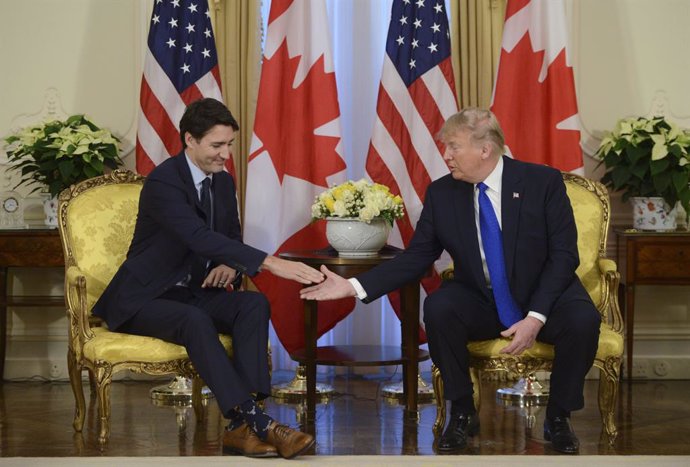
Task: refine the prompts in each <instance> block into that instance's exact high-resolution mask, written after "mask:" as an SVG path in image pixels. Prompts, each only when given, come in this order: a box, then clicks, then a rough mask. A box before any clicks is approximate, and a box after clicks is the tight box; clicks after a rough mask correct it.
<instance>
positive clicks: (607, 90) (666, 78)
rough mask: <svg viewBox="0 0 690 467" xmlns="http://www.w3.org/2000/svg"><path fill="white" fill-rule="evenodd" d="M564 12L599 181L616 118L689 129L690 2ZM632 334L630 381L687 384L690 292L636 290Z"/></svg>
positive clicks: (619, 2)
mask: <svg viewBox="0 0 690 467" xmlns="http://www.w3.org/2000/svg"><path fill="white" fill-rule="evenodd" d="M569 8H570V12H571V19H572V21H571V25H572V36H571V37H572V48H571V50H572V63H573V65H574V67H575V82H576V86H577V95H578V105H579V111H580V119H581V124H582V143H583V149H584V151H585V154H587V155H586V156H585V168H586V173H587V175H588V176H591V177H592V178H597V179H598V178H600V177H601V174H602V173H603V171H602V170H601V168H599V169H598V170H595V168H596V166H597V161H595V160H594V159H592V157H591V155H592V154H593V153H594V151H596V149H597V147H598V144H599V139H600V137H601V133H602V131H604V130H610V129H612V128H613V126H614V124H615V123H616V120H617V119H619V118H622V117H628V116H634V115H649V116H651V115H659V114H663V115H666V116H668V117H669V118H670V119H671V120H674V121H676V122H678V123H680V124H681V125H683V126H685V127H686V128H690V93H688V85H687V83H688V76H689V75H690V55H688V53H687V45H686V44H687V37H686V36H687V34H686V32H685V31H686V30H687V27H686V25H687V23H688V21H689V20H690V1H688V0H662V1H658V0H605V1H602V0H571V2H570V5H569ZM612 203H613V206H612V210H613V223H614V224H617V225H618V226H624V227H627V226H630V225H631V224H632V210H631V209H630V207H629V206H628V205H627V204H623V203H622V202H621V200H620V196H619V195H618V194H616V193H614V194H612ZM615 240H616V239H615V235H611V238H610V240H609V244H610V245H611V247H610V249H609V251H610V252H611V255H612V256H613V257H614V258H615ZM620 267H624V264H620ZM688 267H690V264H689V265H688ZM634 331H635V347H634V357H635V364H634V368H633V371H634V374H637V375H639V376H647V377H651V378H654V377H659V376H660V375H658V374H657V372H655V367H657V368H658V366H657V364H658V363H659V362H660V361H663V362H666V363H667V365H666V367H667V368H668V373H667V374H666V375H665V377H668V378H681V377H682V378H690V287H686V286H664V287H659V286H641V287H639V286H638V288H637V291H636V303H635V328H634Z"/></svg>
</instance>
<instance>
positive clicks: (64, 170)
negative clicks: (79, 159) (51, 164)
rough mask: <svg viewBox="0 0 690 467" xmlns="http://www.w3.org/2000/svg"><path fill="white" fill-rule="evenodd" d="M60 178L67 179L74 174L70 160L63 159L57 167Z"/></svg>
mask: <svg viewBox="0 0 690 467" xmlns="http://www.w3.org/2000/svg"><path fill="white" fill-rule="evenodd" d="M58 168H59V169H60V174H61V175H62V178H65V179H67V178H69V177H70V176H71V175H72V173H74V163H73V162H72V160H71V159H65V160H63V161H61V162H60V164H59V165H58Z"/></svg>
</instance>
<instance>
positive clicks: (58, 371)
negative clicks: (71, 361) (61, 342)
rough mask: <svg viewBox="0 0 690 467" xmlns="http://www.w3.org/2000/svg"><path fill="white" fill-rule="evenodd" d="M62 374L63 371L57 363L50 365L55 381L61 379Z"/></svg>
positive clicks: (51, 374) (51, 375)
mask: <svg viewBox="0 0 690 467" xmlns="http://www.w3.org/2000/svg"><path fill="white" fill-rule="evenodd" d="M61 374H62V370H61V369H60V365H58V364H57V363H53V364H52V365H50V377H51V378H53V379H57V378H59V377H60V375H61Z"/></svg>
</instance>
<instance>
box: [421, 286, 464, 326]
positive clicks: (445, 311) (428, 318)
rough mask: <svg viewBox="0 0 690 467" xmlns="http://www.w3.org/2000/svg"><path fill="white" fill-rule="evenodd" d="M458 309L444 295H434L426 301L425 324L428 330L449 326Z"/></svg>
mask: <svg viewBox="0 0 690 467" xmlns="http://www.w3.org/2000/svg"><path fill="white" fill-rule="evenodd" d="M456 307H457V304H455V303H453V301H452V300H450V299H449V297H446V296H444V294H441V293H432V294H431V295H429V296H428V297H427V298H426V300H424V324H425V325H426V326H427V328H428V327H434V326H444V325H447V324H448V322H449V318H450V316H451V315H452V314H453V313H454V312H455V308H456Z"/></svg>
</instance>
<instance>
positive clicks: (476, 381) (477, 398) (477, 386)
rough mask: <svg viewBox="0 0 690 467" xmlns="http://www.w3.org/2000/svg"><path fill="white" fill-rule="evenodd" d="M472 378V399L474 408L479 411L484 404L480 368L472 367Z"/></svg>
mask: <svg viewBox="0 0 690 467" xmlns="http://www.w3.org/2000/svg"><path fill="white" fill-rule="evenodd" d="M470 379H471V380H472V389H473V391H474V392H473V393H472V399H473V400H474V409H475V410H476V411H477V413H478V412H479V409H480V408H481V406H482V378H481V375H480V372H479V370H478V369H476V368H474V367H470Z"/></svg>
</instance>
